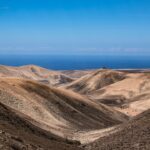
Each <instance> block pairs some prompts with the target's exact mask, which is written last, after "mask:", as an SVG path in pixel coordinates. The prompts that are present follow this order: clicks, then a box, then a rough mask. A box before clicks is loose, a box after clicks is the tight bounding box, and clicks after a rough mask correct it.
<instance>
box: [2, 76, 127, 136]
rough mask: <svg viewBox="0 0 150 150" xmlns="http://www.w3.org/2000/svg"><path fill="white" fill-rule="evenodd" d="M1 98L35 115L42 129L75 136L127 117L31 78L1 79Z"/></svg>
mask: <svg viewBox="0 0 150 150" xmlns="http://www.w3.org/2000/svg"><path fill="white" fill-rule="evenodd" d="M0 102H1V103H3V104H5V105H6V106H9V107H11V108H13V109H15V110H16V111H18V112H21V113H23V114H25V115H27V116H30V118H32V119H31V120H30V122H32V123H35V122H37V123H38V126H39V127H40V128H42V129H45V130H48V131H50V132H51V133H53V134H55V135H58V136H61V137H65V138H66V137H67V138H72V136H73V134H74V133H75V132H77V131H79V130H80V131H87V130H88V131H89V130H95V129H102V128H105V127H111V126H113V125H116V124H119V123H121V122H124V121H126V120H127V117H126V116H125V115H123V114H121V113H119V112H118V111H115V110H113V109H111V108H109V107H107V106H105V105H103V104H97V103H95V102H92V101H91V100H89V99H87V98H85V97H83V96H81V95H79V94H77V93H74V92H72V91H67V90H63V89H57V88H50V87H48V86H46V85H43V84H39V83H36V82H34V81H31V80H24V79H16V78H1V79H0Z"/></svg>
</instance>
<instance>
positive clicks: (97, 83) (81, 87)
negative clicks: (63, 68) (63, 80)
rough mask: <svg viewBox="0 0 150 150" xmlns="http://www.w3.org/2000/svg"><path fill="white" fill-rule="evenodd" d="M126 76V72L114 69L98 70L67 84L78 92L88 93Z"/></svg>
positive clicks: (67, 87) (67, 86) (68, 87)
mask: <svg viewBox="0 0 150 150" xmlns="http://www.w3.org/2000/svg"><path fill="white" fill-rule="evenodd" d="M124 78H125V73H122V72H118V71H113V70H107V69H102V70H96V71H93V72H92V73H89V74H87V75H85V76H83V77H81V78H79V79H78V80H75V81H74V82H72V83H70V84H68V85H66V86H65V88H66V89H72V90H74V91H76V92H79V93H82V94H87V93H91V92H92V91H95V90H98V89H101V88H103V87H105V86H107V85H110V84H113V83H115V82H118V81H120V80H123V79H124Z"/></svg>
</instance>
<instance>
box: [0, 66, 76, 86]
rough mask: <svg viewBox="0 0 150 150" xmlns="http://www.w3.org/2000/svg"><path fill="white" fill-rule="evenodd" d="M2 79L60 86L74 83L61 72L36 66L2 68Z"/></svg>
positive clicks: (0, 69) (0, 68)
mask: <svg viewBox="0 0 150 150" xmlns="http://www.w3.org/2000/svg"><path fill="white" fill-rule="evenodd" d="M0 77H19V78H25V79H32V80H36V81H39V82H42V83H45V84H47V85H59V84H64V83H69V82H72V81H73V79H72V78H70V77H68V76H67V75H65V74H63V73H61V72H59V71H52V70H48V69H45V68H42V67H39V66H35V65H28V66H22V67H10V66H0Z"/></svg>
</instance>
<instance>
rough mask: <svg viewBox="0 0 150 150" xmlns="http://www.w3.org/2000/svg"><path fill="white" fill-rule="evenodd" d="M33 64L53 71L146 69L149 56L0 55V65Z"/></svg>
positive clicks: (149, 65)
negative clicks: (103, 68) (105, 68)
mask: <svg viewBox="0 0 150 150" xmlns="http://www.w3.org/2000/svg"><path fill="white" fill-rule="evenodd" d="M29 64H34V65H38V66H41V67H44V68H47V69H54V70H75V69H77V70H80V69H97V68H102V67H107V68H112V69H129V68H133V69H140V68H143V69H147V68H150V56H149V55H44V54H42V55H39V54H36V55H21V54H18V55H17V54H14V55H4V54H3V55H0V65H8V66H22V65H29Z"/></svg>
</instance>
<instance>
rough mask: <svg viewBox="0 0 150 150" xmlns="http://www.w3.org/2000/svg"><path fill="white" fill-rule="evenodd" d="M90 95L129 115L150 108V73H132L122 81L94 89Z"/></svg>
mask: <svg viewBox="0 0 150 150" xmlns="http://www.w3.org/2000/svg"><path fill="white" fill-rule="evenodd" d="M89 97H91V98H92V99H95V100H96V101H97V102H101V103H104V104H106V105H108V106H112V107H116V108H117V109H118V110H120V111H121V112H124V113H126V114H128V115H131V116H134V115H137V114H139V113H141V112H143V111H145V110H147V109H148V108H150V74H149V73H142V74H141V73H140V74H138V73H136V74H130V75H128V77H127V78H126V79H124V80H122V81H119V82H116V83H114V84H112V85H109V86H106V87H104V88H102V89H100V90H97V91H94V92H93V93H92V94H91V95H90V96H89Z"/></svg>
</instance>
